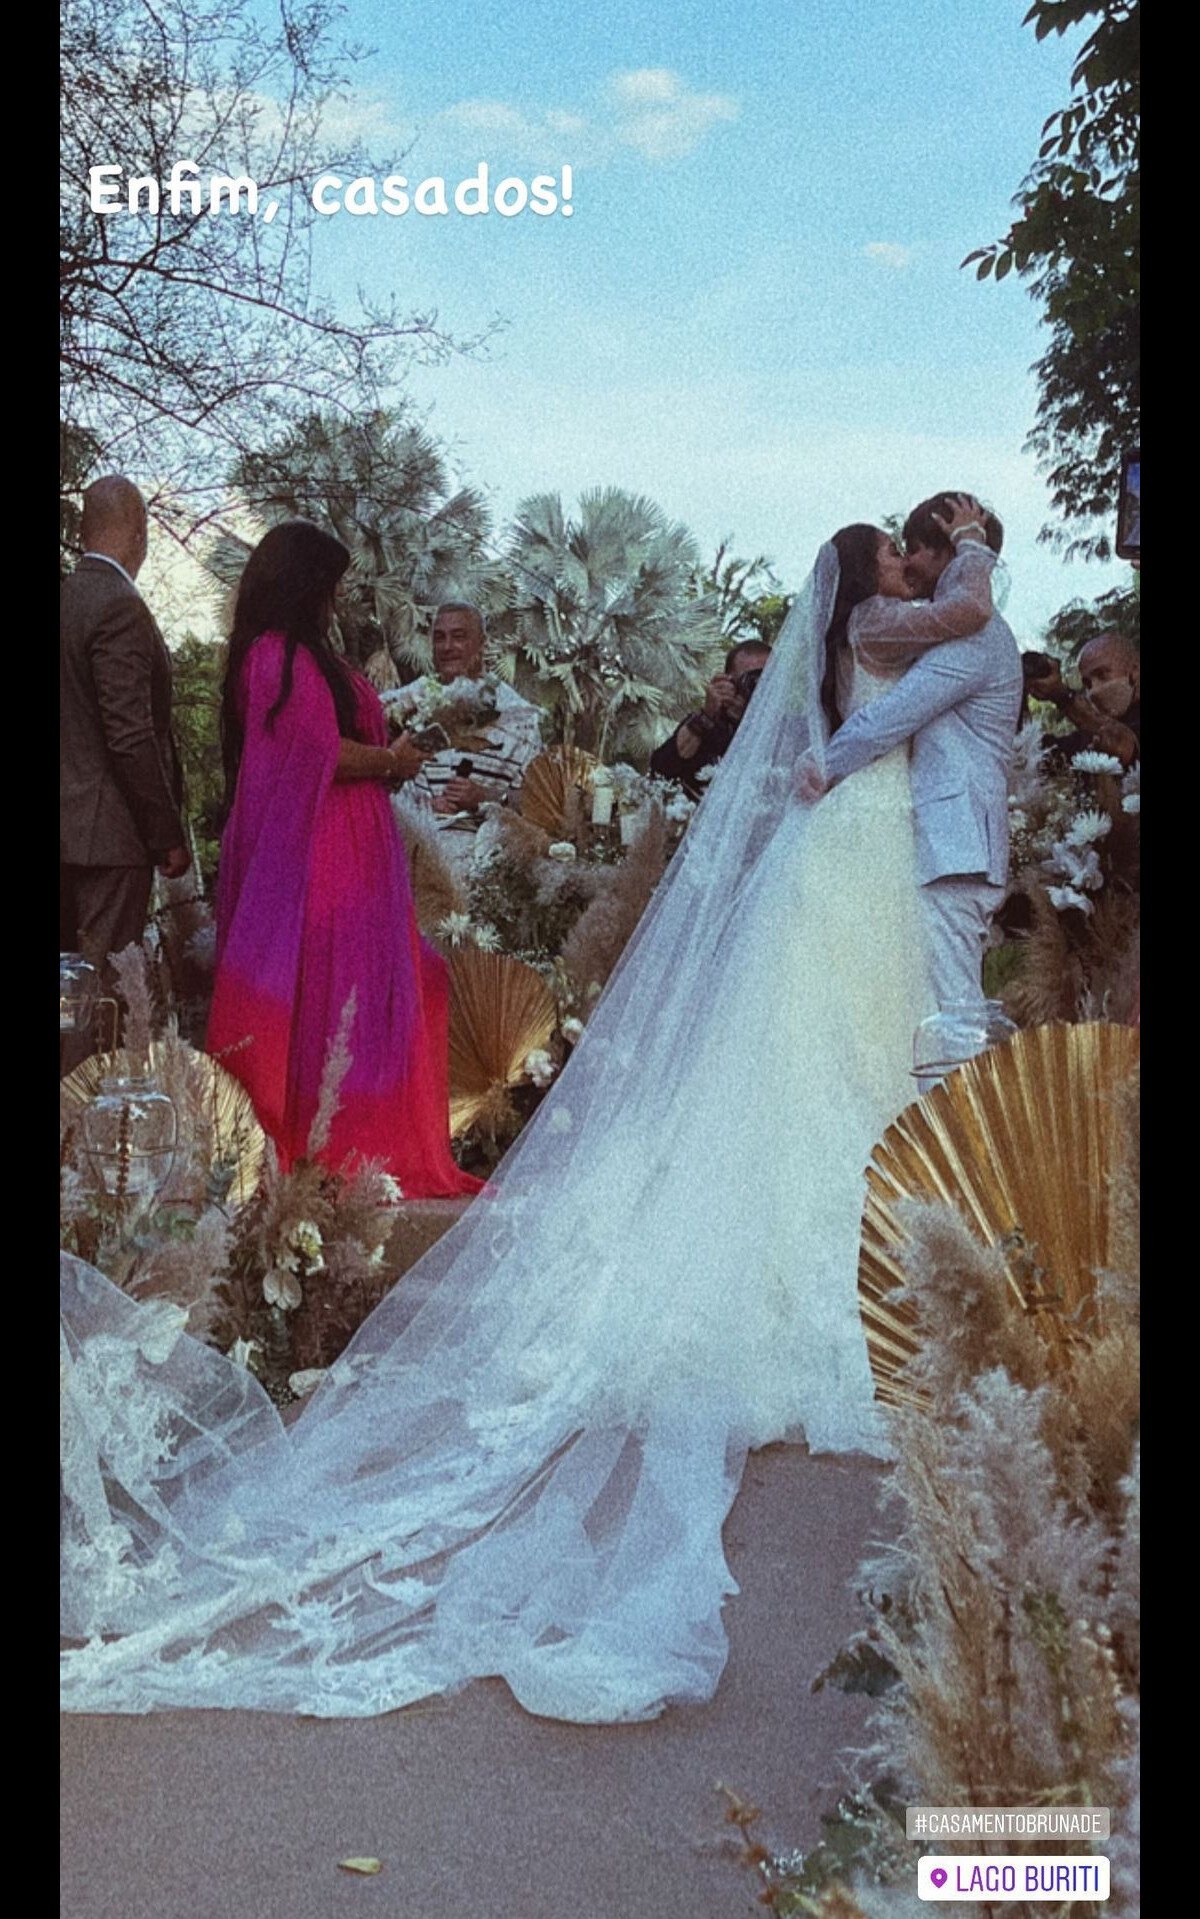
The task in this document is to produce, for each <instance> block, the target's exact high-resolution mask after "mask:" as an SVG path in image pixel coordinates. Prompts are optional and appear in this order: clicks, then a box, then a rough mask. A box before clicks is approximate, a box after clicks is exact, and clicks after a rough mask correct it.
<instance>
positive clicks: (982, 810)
mask: <svg viewBox="0 0 1200 1919" xmlns="http://www.w3.org/2000/svg"><path fill="white" fill-rule="evenodd" d="M993 564H994V556H993V555H992V554H990V553H989V552H988V551H987V549H986V548H984V547H981V546H978V545H975V544H973V543H970V542H964V545H963V548H962V550H961V551H960V553H959V554H958V555H957V556H956V558H955V559H954V560H953V561H952V562H951V563H950V565H949V566H948V567H947V568H946V570H945V572H944V573H943V574H942V577H941V579H940V580H939V581H938V584H937V589H936V591H935V593H934V597H933V600H932V601H931V602H930V603H929V605H928V606H926V607H919V606H917V605H914V604H911V603H908V602H905V601H903V600H885V599H874V600H871V601H868V602H866V603H865V605H864V607H863V608H862V609H858V608H856V609H855V614H856V615H857V614H858V613H859V612H860V611H861V612H862V614H863V618H862V620H861V621H857V623H856V624H852V626H851V635H852V638H853V640H854V644H855V647H856V649H857V650H859V651H860V653H861V654H862V656H863V657H864V658H865V659H866V660H867V661H869V660H870V657H871V654H872V651H876V650H877V651H878V652H879V654H880V656H881V657H882V656H885V655H889V654H890V656H891V657H892V658H896V657H897V655H898V656H899V657H901V658H903V657H904V655H905V653H906V652H907V653H910V654H911V653H912V652H915V651H916V650H917V649H918V648H919V647H921V646H924V647H925V648H926V650H925V651H923V652H922V653H921V655H920V657H919V658H918V659H917V660H916V664H915V665H913V666H911V667H910V668H909V670H908V671H907V672H906V673H905V675H904V677H903V679H901V680H900V681H898V683H897V684H896V685H895V686H894V687H892V688H891V689H890V691H888V692H887V693H883V694H881V695H880V696H879V698H878V699H875V700H872V701H871V702H870V704H869V705H867V706H864V707H861V708H860V709H859V711H858V712H857V713H853V714H851V716H850V717H849V719H848V720H846V722H845V723H844V725H843V726H841V727H840V728H839V729H838V731H837V732H836V733H835V734H834V736H833V738H832V739H831V740H830V742H829V745H828V747H827V749H826V754H825V766H826V775H827V777H828V778H829V779H830V780H831V781H833V780H842V779H845V778H846V777H847V775H848V774H851V773H855V772H857V771H858V769H859V768H860V767H863V766H866V765H868V764H869V763H870V761H871V760H875V759H879V758H880V757H881V755H882V754H884V753H888V752H890V751H891V749H892V748H893V747H895V746H899V745H900V744H901V743H902V742H903V741H904V740H911V741H912V757H911V767H910V771H911V778H912V796H913V810H914V813H915V816H916V835H917V870H918V876H919V878H920V881H921V884H922V886H928V885H929V884H930V883H931V882H932V881H934V880H939V879H945V878H947V877H949V876H950V875H957V874H963V875H966V874H972V875H974V874H978V875H981V876H985V877H986V878H987V879H988V880H989V881H991V883H992V884H993V885H997V886H1002V885H1003V884H1004V883H1005V881H1006V879H1007V877H1008V769H1009V761H1010V759H1011V756H1012V744H1013V738H1014V736H1015V734H1016V730H1017V718H1018V715H1019V713H1020V709H1021V690H1022V678H1021V656H1020V653H1019V651H1018V649H1017V642H1016V640H1015V639H1014V637H1013V634H1012V630H1011V628H1010V627H1009V626H1008V625H1007V623H1006V622H1005V621H1004V620H1002V619H1001V618H1000V615H999V614H998V613H995V612H993V613H991V615H990V617H989V618H987V619H986V623H983V624H981V623H980V622H981V620H982V617H983V612H982V609H980V610H978V611H975V612H971V610H970V609H971V607H972V605H974V606H976V607H979V600H978V586H979V582H980V578H981V573H982V571H983V569H985V568H986V573H987V575H988V577H990V573H991V568H992V565H993ZM961 609H966V612H965V614H962V613H961ZM956 614H959V615H960V617H958V618H957V619H956ZM939 615H940V621H939ZM931 616H932V624H933V626H934V627H936V626H937V625H939V624H940V625H941V626H942V628H943V630H944V631H949V632H955V631H960V632H961V630H962V627H963V626H964V625H966V624H970V623H972V622H973V623H974V625H975V626H976V627H977V628H978V630H977V631H974V632H971V633H969V634H967V635H966V636H965V637H956V638H949V639H946V638H940V640H939V643H937V644H931V643H930V634H931ZM906 621H907V622H908V623H909V625H908V626H907V627H906ZM892 636H895V637H894V641H892V643H891V644H890V645H889V640H891V637H892ZM933 637H934V638H937V637H938V636H937V635H936V633H935V634H934V635H933Z"/></svg>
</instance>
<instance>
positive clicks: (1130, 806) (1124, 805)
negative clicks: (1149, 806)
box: [1121, 793, 1142, 813]
mask: <svg viewBox="0 0 1200 1919" xmlns="http://www.w3.org/2000/svg"><path fill="white" fill-rule="evenodd" d="M1141 810H1142V796H1141V794H1140V793H1126V795H1125V798H1124V799H1123V800H1122V801H1121V811H1122V813H1140V812H1141Z"/></svg>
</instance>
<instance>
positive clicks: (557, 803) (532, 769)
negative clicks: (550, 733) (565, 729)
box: [521, 746, 600, 840]
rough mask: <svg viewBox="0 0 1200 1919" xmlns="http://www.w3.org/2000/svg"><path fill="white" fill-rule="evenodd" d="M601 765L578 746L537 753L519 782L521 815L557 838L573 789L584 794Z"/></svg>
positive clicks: (560, 835) (559, 835) (554, 748)
mask: <svg viewBox="0 0 1200 1919" xmlns="http://www.w3.org/2000/svg"><path fill="white" fill-rule="evenodd" d="M599 764H600V762H599V760H598V759H597V758H596V756H595V754H594V753H585V752H584V750H583V748H582V747H581V746H555V747H552V748H551V750H550V751H549V752H548V753H539V755H538V757H537V759H536V760H534V761H532V762H531V764H530V765H529V766H528V767H526V769H525V777H524V779H523V780H522V781H521V812H522V814H523V815H524V817H525V818H526V819H527V820H532V822H533V824H534V825H535V826H540V827H541V828H542V831H543V832H545V833H549V835H550V838H551V839H552V840H556V839H560V838H561V837H562V834H563V831H564V829H565V827H566V824H567V796H568V794H569V793H570V791H571V788H572V787H575V788H576V789H577V790H578V791H579V792H580V793H586V792H587V790H588V787H589V786H590V784H591V778H592V774H593V773H594V772H595V770H596V768H597V767H598V766H599Z"/></svg>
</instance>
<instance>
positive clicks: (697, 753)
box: [650, 640, 771, 800]
mask: <svg viewBox="0 0 1200 1919" xmlns="http://www.w3.org/2000/svg"><path fill="white" fill-rule="evenodd" d="M770 657H771V649H770V647H769V646H768V645H767V643H766V641H765V640H743V641H742V642H741V644H740V645H739V646H735V647H733V648H732V649H731V650H730V652H729V653H728V654H727V655H726V657H725V670H724V672H723V673H718V674H717V676H716V678H715V679H712V680H710V681H709V683H708V691H707V692H706V693H705V695H704V705H703V707H702V708H701V710H700V712H698V713H689V715H688V717H687V719H686V720H683V721H681V723H680V724H679V726H677V727H676V729H675V731H674V732H673V733H672V735H671V737H670V739H669V740H664V742H663V744H662V745H661V746H659V747H656V748H655V750H654V752H653V753H652V754H651V756H650V771H651V772H652V773H655V774H657V776H658V778H659V779H660V780H677V781H678V783H679V784H680V786H682V787H683V789H684V791H685V793H687V795H688V797H689V798H690V799H693V800H698V799H699V798H700V797H701V795H702V794H703V792H704V782H703V781H700V780H698V779H697V778H696V775H697V774H698V773H699V772H701V771H702V770H703V769H704V768H706V767H715V766H716V765H717V764H718V763H719V762H720V761H721V760H722V759H723V758H724V756H725V754H726V753H727V752H728V751H729V748H730V745H731V743H732V741H733V736H734V734H735V733H736V732H737V729H738V726H739V724H740V723H741V718H742V715H743V714H744V712H745V711H746V707H747V704H748V702H749V700H750V696H751V694H752V693H753V691H754V689H755V687H756V686H757V685H758V680H759V675H760V674H761V673H762V670H763V668H764V666H765V665H766V663H767V661H768V660H769V659H770Z"/></svg>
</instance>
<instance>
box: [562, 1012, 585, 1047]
mask: <svg viewBox="0 0 1200 1919" xmlns="http://www.w3.org/2000/svg"><path fill="white" fill-rule="evenodd" d="M562 1036H563V1038H564V1039H568V1040H570V1042H571V1044H572V1046H574V1045H575V1044H576V1043H577V1041H579V1040H581V1039H582V1038H583V1021H582V1020H581V1019H576V1018H575V1016H574V1014H572V1015H571V1016H570V1018H568V1019H565V1020H564V1021H563V1023H562Z"/></svg>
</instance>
